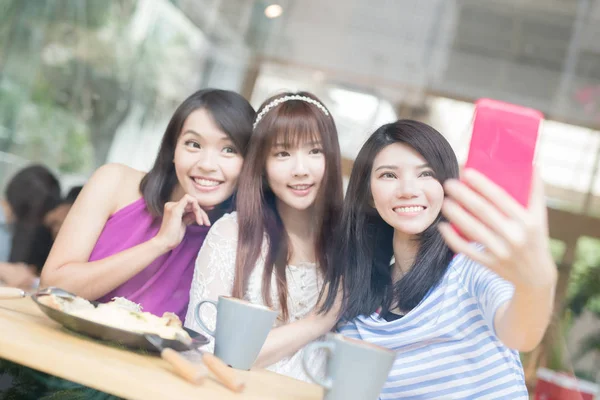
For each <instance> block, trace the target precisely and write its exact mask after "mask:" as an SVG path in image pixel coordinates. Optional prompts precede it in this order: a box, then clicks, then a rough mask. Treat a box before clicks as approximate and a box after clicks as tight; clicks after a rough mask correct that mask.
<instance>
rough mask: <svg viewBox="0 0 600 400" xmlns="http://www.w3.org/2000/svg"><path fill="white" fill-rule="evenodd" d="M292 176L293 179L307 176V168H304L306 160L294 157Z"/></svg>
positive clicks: (300, 156)
mask: <svg viewBox="0 0 600 400" xmlns="http://www.w3.org/2000/svg"><path fill="white" fill-rule="evenodd" d="M292 174H293V175H294V176H295V177H298V176H306V175H308V168H307V167H306V160H304V157H303V156H302V155H297V156H295V157H294V165H293V167H292Z"/></svg>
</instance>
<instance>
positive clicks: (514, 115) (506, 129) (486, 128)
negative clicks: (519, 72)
mask: <svg viewBox="0 0 600 400" xmlns="http://www.w3.org/2000/svg"><path fill="white" fill-rule="evenodd" d="M542 119H543V115H542V113H541V112H539V111H537V110H534V109H531V108H526V107H521V106H518V105H515V104H510V103H504V102H501V101H497V100H492V99H480V100H478V101H476V102H475V115H474V118H473V134H472V136H471V144H470V146H469V154H468V156H467V162H466V163H465V168H473V169H475V170H477V171H479V172H481V173H482V174H484V175H485V176H487V177H488V178H489V179H490V180H492V181H493V182H494V183H496V184H497V185H498V186H500V187H502V188H503V189H504V190H505V191H506V192H508V193H509V194H510V195H511V196H512V197H513V198H514V199H515V200H517V201H518V202H519V203H521V204H522V205H523V206H527V205H528V203H529V196H530V192H531V181H532V178H533V161H534V157H535V150H536V146H537V142H538V135H539V129H540V125H541V122H542ZM454 229H455V230H456V232H458V233H459V234H461V232H460V231H459V230H458V229H457V228H456V227H454ZM461 236H463V237H464V235H462V234H461Z"/></svg>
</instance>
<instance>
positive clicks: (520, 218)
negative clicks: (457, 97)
mask: <svg viewBox="0 0 600 400" xmlns="http://www.w3.org/2000/svg"><path fill="white" fill-rule="evenodd" d="M480 104H484V105H485V107H480ZM494 107H495V108H494ZM482 110H483V111H482ZM476 113H477V114H476V116H475V121H474V131H473V139H472V141H471V147H470V150H469V159H468V161H467V165H466V168H465V171H464V173H463V177H462V181H460V182H459V181H456V180H449V181H447V182H446V184H445V185H444V186H445V187H444V188H445V193H446V196H447V197H446V199H445V200H444V205H443V207H442V213H443V214H444V216H445V217H446V218H447V219H448V221H449V222H450V224H451V225H452V227H451V226H449V225H448V224H445V223H442V224H440V231H441V233H442V235H443V236H444V239H445V240H446V242H447V243H448V245H449V246H450V248H452V249H453V250H454V251H455V252H457V253H463V254H465V255H467V256H469V257H470V258H471V259H473V260H474V261H476V262H478V263H480V264H482V265H485V266H486V267H488V268H490V269H492V270H493V271H495V272H496V273H497V274H498V275H500V276H502V277H504V278H505V279H507V280H509V281H511V282H513V283H514V284H515V285H525V286H530V285H533V286H536V285H539V284H547V283H548V282H552V281H553V280H554V279H555V274H556V267H555V266H554V263H553V261H552V259H551V256H550V251H549V241H548V223H547V215H546V214H547V213H546V204H545V198H544V190H543V182H542V180H541V178H540V176H539V174H538V173H537V172H535V171H534V167H533V157H534V153H535V145H536V142H537V137H538V129H539V124H540V122H541V114H539V113H538V112H536V111H534V110H529V109H522V108H520V107H518V106H513V105H505V104H499V105H498V103H495V104H492V103H489V101H486V102H482V103H478V108H477V111H476ZM510 118H514V120H510V121H509V120H508V119H510ZM453 228H454V229H453ZM469 242H476V243H478V244H480V245H482V246H483V248H484V249H483V250H479V249H477V248H476V247H475V246H472V245H471V244H470V243H469Z"/></svg>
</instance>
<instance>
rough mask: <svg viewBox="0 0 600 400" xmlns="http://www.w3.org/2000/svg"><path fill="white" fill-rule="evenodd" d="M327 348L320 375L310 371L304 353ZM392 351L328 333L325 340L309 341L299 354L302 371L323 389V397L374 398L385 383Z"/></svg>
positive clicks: (329, 399)
mask: <svg viewBox="0 0 600 400" xmlns="http://www.w3.org/2000/svg"><path fill="white" fill-rule="evenodd" d="M319 349H324V350H326V351H327V352H328V356H327V357H328V360H327V373H326V377H325V378H323V379H320V378H317V377H315V376H314V375H313V374H312V372H311V371H310V366H309V365H308V357H309V355H310V354H311V353H312V352H313V351H317V350H319ZM395 359H396V352H394V351H392V350H389V349H386V348H384V347H380V346H377V345H374V344H371V343H368V342H365V341H362V340H356V339H351V338H347V337H344V336H342V335H340V334H335V333H330V334H328V335H327V340H325V341H323V342H313V343H311V344H309V345H308V346H307V347H306V349H305V351H304V356H303V358H302V366H303V367H304V371H305V372H306V374H307V375H308V376H309V377H310V378H311V379H312V380H313V381H314V382H315V383H317V384H319V385H321V386H323V388H324V389H325V396H324V399H325V400H376V399H377V398H379V394H380V393H381V388H382V387H383V384H384V383H385V381H386V379H387V377H388V374H389V373H390V370H391V369H392V365H394V360H395Z"/></svg>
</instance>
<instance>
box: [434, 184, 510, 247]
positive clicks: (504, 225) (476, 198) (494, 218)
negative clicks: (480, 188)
mask: <svg viewBox="0 0 600 400" xmlns="http://www.w3.org/2000/svg"><path fill="white" fill-rule="evenodd" d="M444 189H445V191H446V194H447V195H449V196H450V197H451V198H452V200H454V201H456V202H457V203H458V204H459V205H460V206H461V207H463V208H465V209H466V210H468V211H469V212H470V213H471V214H472V215H473V216H474V217H476V218H477V219H479V220H480V221H481V222H483V223H484V224H485V225H487V226H488V227H489V228H490V229H492V230H494V231H496V232H497V233H498V234H499V235H500V236H502V238H503V239H507V238H508V236H509V234H510V230H509V229H508V222H509V221H510V220H509V219H508V218H507V217H506V216H505V215H504V214H503V213H501V212H500V210H498V209H497V208H496V206H494V205H493V204H492V203H490V202H489V201H488V200H487V199H485V198H484V197H482V196H481V195H480V194H478V193H477V192H475V191H474V190H472V189H471V188H470V187H469V186H467V185H465V184H463V183H461V182H459V181H457V180H448V181H447V182H446V183H445V184H444Z"/></svg>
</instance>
